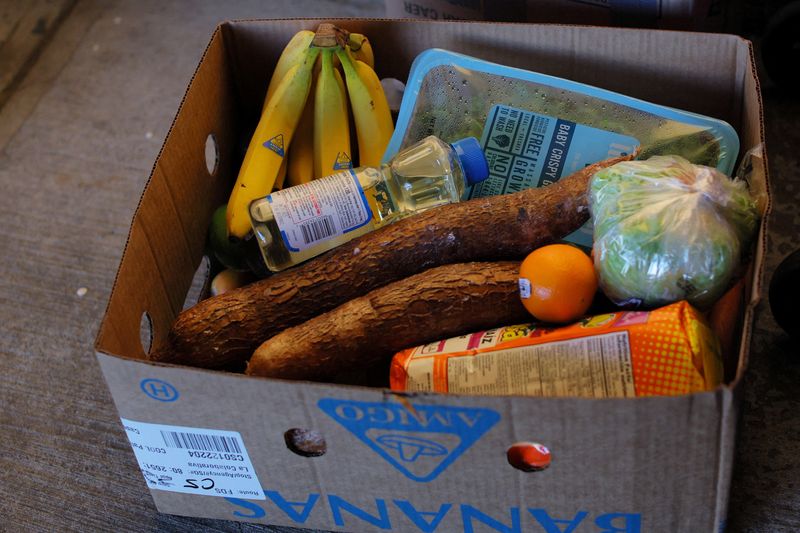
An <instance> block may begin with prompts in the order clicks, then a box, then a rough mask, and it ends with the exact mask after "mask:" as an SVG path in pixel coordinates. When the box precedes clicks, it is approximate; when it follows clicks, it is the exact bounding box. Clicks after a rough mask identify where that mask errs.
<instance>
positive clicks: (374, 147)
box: [336, 49, 394, 166]
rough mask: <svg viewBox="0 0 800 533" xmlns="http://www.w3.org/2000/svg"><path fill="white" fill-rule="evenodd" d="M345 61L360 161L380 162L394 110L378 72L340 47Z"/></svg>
mask: <svg viewBox="0 0 800 533" xmlns="http://www.w3.org/2000/svg"><path fill="white" fill-rule="evenodd" d="M336 55H337V56H338V57H339V60H340V61H341V63H342V68H343V69H344V75H345V79H346V80H347V92H348V94H349V96H350V106H351V107H352V109H353V118H354V119H355V123H356V132H357V137H358V164H359V165H360V166H378V165H379V164H380V162H381V159H382V158H383V153H384V152H385V151H386V147H387V146H388V145H389V139H390V138H391V136H392V132H393V131H394V125H393V124H392V114H391V111H389V104H388V103H387V102H386V95H385V94H384V93H383V87H382V86H381V81H380V80H379V79H378V75H377V74H375V71H374V70H372V68H370V66H369V65H367V64H366V63H364V62H363V61H359V60H357V59H353V58H352V57H351V56H350V54H349V53H348V52H347V51H346V50H341V49H340V50H337V51H336Z"/></svg>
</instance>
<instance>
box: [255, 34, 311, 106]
mask: <svg viewBox="0 0 800 533" xmlns="http://www.w3.org/2000/svg"><path fill="white" fill-rule="evenodd" d="M313 40H314V32H313V31H310V30H300V31H299V32H297V33H295V34H294V36H293V37H292V38H291V39H290V40H289V42H288V43H287V44H286V47H285V48H284V49H283V52H281V56H280V57H279V58H278V63H277V64H276V65H275V70H273V71H272V78H270V80H269V86H268V87H267V94H266V96H265V97H264V106H263V108H262V112H263V110H264V109H266V107H267V102H268V101H269V98H270V97H271V96H272V95H273V94H275V89H277V88H278V84H279V83H280V82H281V80H282V79H283V77H284V76H286V73H287V72H288V71H289V69H290V68H292V67H293V66H295V65H296V64H298V63H299V62H301V61H302V60H303V57H304V53H305V51H306V49H307V48H308V47H309V46H311V41H313Z"/></svg>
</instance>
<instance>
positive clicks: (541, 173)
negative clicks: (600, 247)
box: [467, 104, 639, 248]
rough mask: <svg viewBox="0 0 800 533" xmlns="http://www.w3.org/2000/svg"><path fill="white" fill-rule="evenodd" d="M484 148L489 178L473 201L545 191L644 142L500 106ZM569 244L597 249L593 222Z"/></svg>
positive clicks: (490, 118) (486, 130) (476, 188)
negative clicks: (593, 237)
mask: <svg viewBox="0 0 800 533" xmlns="http://www.w3.org/2000/svg"><path fill="white" fill-rule="evenodd" d="M481 146H482V147H483V151H484V154H485V155H486V160H487V161H488V163H489V177H488V178H487V179H486V180H485V181H482V182H480V183H478V184H476V185H475V186H473V187H471V189H470V190H468V192H467V197H468V198H481V197H484V196H493V195H497V194H509V193H514V192H518V191H521V190H522V189H529V188H532V187H544V186H546V185H550V184H551V183H555V182H557V181H558V180H559V179H561V177H562V176H568V175H569V174H571V173H573V172H576V171H578V170H580V169H582V168H583V167H585V166H587V165H591V164H592V163H596V162H597V161H601V160H603V159H606V158H609V157H619V156H621V155H625V154H629V153H631V152H632V151H633V150H635V149H636V147H637V146H639V141H638V140H636V139H634V138H633V137H629V136H627V135H621V134H619V133H614V132H610V131H606V130H601V129H598V128H592V127H590V126H586V125H585V124H578V123H575V122H570V121H568V120H564V119H561V118H558V117H551V116H547V115H542V114H540V113H531V112H530V111H525V110H523V109H516V108H513V107H508V106H505V105H499V104H498V105H495V106H494V107H492V108H491V109H490V110H489V115H488V117H487V118H486V124H485V125H484V130H483V136H482V137H481ZM564 240H566V241H568V242H571V243H573V244H577V245H578V246H582V247H585V248H591V246H592V226H591V222H587V223H586V224H585V225H584V226H583V227H582V228H580V229H578V230H577V231H575V232H573V233H571V234H570V235H567V236H566V237H565V239H564Z"/></svg>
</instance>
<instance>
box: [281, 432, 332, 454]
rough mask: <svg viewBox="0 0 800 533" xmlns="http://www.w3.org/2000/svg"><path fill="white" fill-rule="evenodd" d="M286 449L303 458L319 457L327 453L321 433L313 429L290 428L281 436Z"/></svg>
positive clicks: (326, 446)
mask: <svg viewBox="0 0 800 533" xmlns="http://www.w3.org/2000/svg"><path fill="white" fill-rule="evenodd" d="M283 439H284V440H285V441H286V447H287V448H289V449H290V450H291V451H293V452H294V453H296V454H297V455H302V456H303V457H319V456H320V455H325V452H326V451H328V445H327V443H326V442H325V437H323V436H322V433H320V432H319V431H315V430H313V429H303V428H292V429H290V430H289V431H287V432H286V433H284V434H283Z"/></svg>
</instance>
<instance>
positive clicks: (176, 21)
mask: <svg viewBox="0 0 800 533" xmlns="http://www.w3.org/2000/svg"><path fill="white" fill-rule="evenodd" d="M8 1H10V0H8ZM222 4H223V3H220V2H213V1H202V2H195V1H189V0H183V1H173V2H161V1H156V0H143V1H139V2H124V1H121V0H120V1H113V0H109V1H102V2H101V1H95V0H78V1H77V2H76V3H75V4H74V6H72V8H71V11H69V14H68V16H67V17H66V18H65V19H64V20H63V21H62V22H61V24H60V25H58V27H57V29H56V30H55V31H54V33H53V34H52V35H51V36H49V39H47V40H46V41H43V42H44V43H45V44H44V45H43V46H42V47H39V48H37V47H34V48H35V49H36V50H38V51H37V52H35V54H34V55H33V56H32V57H33V61H31V63H30V64H29V65H27V68H26V69H25V70H24V72H25V75H24V77H22V78H20V79H19V80H17V81H16V82H15V83H14V84H13V90H12V91H10V92H9V93H8V95H7V97H6V101H5V105H4V106H3V107H2V108H1V109H0V184H2V188H3V191H4V194H2V195H0V251H2V257H3V260H2V261H0V323H2V324H3V326H2V331H3V333H2V336H1V337H0V354H2V357H1V358H0V368H1V369H2V370H0V376H2V377H0V385H1V386H0V435H2V436H3V441H4V442H13V443H14V444H15V446H14V447H9V446H0V449H1V450H2V451H0V517H2V518H0V524H2V525H3V526H4V527H7V528H8V530H9V531H18V530H59V531H66V530H76V531H87V530H104V531H108V530H115V531H164V530H170V531H196V530H198V529H208V530H219V531H241V530H251V528H252V530H264V529H268V528H259V527H254V526H245V525H240V524H236V523H233V522H219V521H210V520H192V519H185V518H179V517H172V516H166V515H159V514H158V513H156V512H155V510H154V508H153V506H152V502H151V500H150V497H149V494H148V493H147V490H146V487H145V486H144V483H142V480H141V474H140V473H139V471H138V469H137V467H136V464H135V461H134V458H133V455H132V454H131V452H130V447H129V445H128V443H127V440H126V439H125V436H124V433H123V432H122V430H121V428H120V426H119V421H118V419H117V418H116V412H115V411H114V408H113V405H112V402H111V398H110V396H109V394H108V392H107V391H106V390H105V387H104V386H103V385H102V376H101V374H100V372H99V370H98V368H97V365H96V362H95V360H94V354H93V350H92V344H93V341H94V337H95V334H96V332H97V327H98V325H99V322H100V319H101V317H102V315H103V312H104V310H105V305H106V302H107V299H108V296H109V291H110V289H111V285H112V283H113V280H114V272H115V271H116V268H117V265H118V262H119V259H120V254H121V252H122V250H123V247H124V244H125V238H126V235H127V232H128V226H129V222H130V219H131V216H132V214H133V211H134V209H135V207H136V204H137V201H138V198H139V195H140V193H141V190H142V187H143V185H144V182H145V180H146V179H147V176H148V174H149V173H150V169H151V165H152V162H153V161H154V160H155V158H156V156H157V154H158V151H159V148H160V146H161V144H162V142H163V140H164V137H165V135H166V133H167V130H168V128H169V126H170V123H171V121H172V118H173V116H174V113H175V110H176V109H177V108H178V105H179V103H180V99H181V97H182V95H183V92H184V88H185V87H186V84H187V82H188V80H189V79H190V77H191V75H192V72H193V70H194V68H195V66H196V64H197V62H198V60H199V58H200V55H201V53H202V51H203V49H204V47H205V45H206V42H207V40H208V37H209V35H210V34H211V32H212V30H213V28H214V26H215V25H216V23H217V22H219V21H220V20H223V19H230V18H252V17H265V18H270V17H278V16H280V17H300V16H314V17H334V16H341V17H355V16H370V17H379V16H382V15H383V14H384V8H383V3H382V2H380V1H367V0H363V1H357V0H349V1H347V2H339V1H336V0H329V1H317V2H313V1H310V0H291V1H289V0H281V1H273V2H260V1H255V0H253V1H239V2H230V3H226V4H225V5H222ZM9 5H10V4H9ZM3 6H4V2H2V1H0V14H2V13H3V12H4V8H3ZM0 36H2V34H0ZM2 70H3V69H2V66H0V73H1V71H2ZM764 100H765V122H766V127H767V147H768V154H769V165H770V173H771V178H772V186H773V197H774V202H775V206H774V212H773V216H772V219H771V221H770V224H771V225H770V235H769V237H770V241H769V249H768V256H767V278H766V279H767V280H769V279H770V277H771V273H772V272H773V271H774V269H775V267H776V266H777V264H778V263H779V261H780V260H781V259H782V258H783V257H784V256H785V255H787V254H788V253H789V252H790V251H792V250H794V249H796V248H798V247H800V236H798V227H800V224H799V223H800V207H798V206H800V156H799V155H798V154H799V153H800V152H799V151H798V147H800V130H798V129H797V128H796V123H797V121H798V118H800V98H799V97H798V95H797V93H796V91H795V92H794V94H789V93H788V92H786V91H781V90H778V89H776V88H774V87H771V86H770V85H769V84H768V83H766V84H765V89H764ZM797 352H798V350H797V347H796V344H794V343H792V342H791V341H790V340H789V338H788V337H787V336H786V335H785V334H784V333H783V332H782V331H781V330H780V329H779V328H778V327H777V325H776V324H775V322H774V320H773V318H772V316H771V314H770V311H769V307H768V303H767V301H766V300H765V301H764V302H762V304H761V305H760V307H759V313H758V317H757V320H756V324H755V338H754V342H753V347H752V357H751V361H752V363H751V368H750V371H749V374H748V376H747V380H746V394H745V405H744V413H743V418H742V422H741V424H740V432H739V440H738V448H737V458H736V463H735V470H734V480H733V486H732V489H731V508H730V518H729V523H728V526H729V530H730V531H765V532H766V531H793V530H800V493H798V490H797V487H796V485H795V483H796V482H797V481H796V480H798V479H800V465H799V464H798V463H799V462H800V460H798V457H800V387H798V383H800V358H798V353H797ZM6 438H8V439H10V440H8V441H6ZM109 465H112V466H109ZM4 527H0V529H4Z"/></svg>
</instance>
